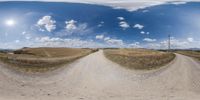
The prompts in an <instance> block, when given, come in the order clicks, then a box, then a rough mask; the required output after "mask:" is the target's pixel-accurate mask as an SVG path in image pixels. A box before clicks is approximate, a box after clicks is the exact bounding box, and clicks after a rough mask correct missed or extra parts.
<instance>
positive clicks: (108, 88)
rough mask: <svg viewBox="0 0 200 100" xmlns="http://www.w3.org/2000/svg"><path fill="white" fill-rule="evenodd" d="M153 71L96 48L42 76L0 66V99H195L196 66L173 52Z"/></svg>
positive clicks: (199, 91)
mask: <svg viewBox="0 0 200 100" xmlns="http://www.w3.org/2000/svg"><path fill="white" fill-rule="evenodd" d="M176 55H177V57H176V59H175V60H174V61H173V62H172V63H170V64H169V65H167V66H164V67H162V68H160V69H158V70H153V71H134V70H128V69H125V68H123V67H121V66H119V65H117V64H115V63H113V62H111V61H109V60H108V59H106V58H105V57H104V55H103V51H102V50H100V51H98V52H96V53H93V54H91V55H88V56H86V57H84V58H82V59H80V60H77V61H75V62H74V63H72V64H71V65H69V66H66V68H62V69H60V70H58V71H55V72H50V73H46V74H45V75H38V76H34V75H29V76H27V75H23V74H18V73H14V72H13V71H10V70H8V69H6V68H4V67H2V66H1V67H0V68H1V71H0V80H3V81H0V100H27V99H28V100H38V99H40V100H47V99H48V100H66V99H67V100H76V99H85V100H94V99H95V100H96V99H97V100H110V99H113V100H122V99H123V100H133V99H134V100H135V99H136V100H177V99H179V100H199V99H200V77H199V76H200V65H199V64H198V63H197V62H196V61H194V60H193V59H191V58H189V57H186V56H183V55H179V54H176Z"/></svg>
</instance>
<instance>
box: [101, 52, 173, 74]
mask: <svg viewBox="0 0 200 100" xmlns="http://www.w3.org/2000/svg"><path fill="white" fill-rule="evenodd" d="M104 54H105V56H106V57H107V58H108V59H110V60H111V61H113V62H116V63H118V64H120V65H122V66H124V67H126V68H129V69H138V70H149V69H155V68H159V67H161V66H163V65H165V64H167V63H169V62H170V61H172V60H173V59H174V58H175V55H174V54H173V53H166V52H160V51H154V50H146V49H113V50H104Z"/></svg>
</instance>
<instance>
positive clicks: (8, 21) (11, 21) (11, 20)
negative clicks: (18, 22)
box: [5, 19, 15, 26]
mask: <svg viewBox="0 0 200 100" xmlns="http://www.w3.org/2000/svg"><path fill="white" fill-rule="evenodd" d="M5 24H6V25H7V26H13V25H15V21H14V20H13V19H9V20H6V21H5Z"/></svg>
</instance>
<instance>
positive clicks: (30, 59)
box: [0, 48, 97, 73]
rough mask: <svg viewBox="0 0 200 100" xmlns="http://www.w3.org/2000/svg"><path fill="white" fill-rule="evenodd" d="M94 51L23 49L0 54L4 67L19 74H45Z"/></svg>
mask: <svg viewBox="0 0 200 100" xmlns="http://www.w3.org/2000/svg"><path fill="white" fill-rule="evenodd" d="M95 51H97V50H96V49H74V48H23V49H20V50H16V51H13V52H10V53H0V60H1V62H2V63H3V64H5V66H8V67H9V68H13V69H16V70H17V71H20V72H28V73H35V72H46V71H50V70H54V69H57V68H59V67H62V66H63V65H66V64H69V63H71V62H73V61H74V60H76V59H79V58H81V57H83V56H86V55H88V54H90V53H92V52H95Z"/></svg>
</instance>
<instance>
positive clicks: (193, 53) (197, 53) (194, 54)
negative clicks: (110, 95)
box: [176, 50, 200, 60]
mask: <svg viewBox="0 0 200 100" xmlns="http://www.w3.org/2000/svg"><path fill="white" fill-rule="evenodd" d="M176 53H179V54H183V55H186V56H190V57H193V58H195V59H198V60H200V51H192V50H184V51H176Z"/></svg>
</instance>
